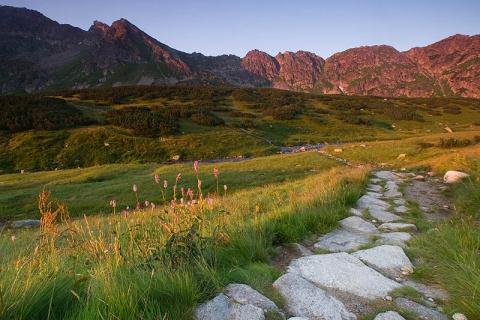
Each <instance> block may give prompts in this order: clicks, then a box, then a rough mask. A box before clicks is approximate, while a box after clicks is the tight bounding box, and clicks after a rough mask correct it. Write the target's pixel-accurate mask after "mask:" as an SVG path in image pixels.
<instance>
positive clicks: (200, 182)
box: [198, 179, 202, 189]
mask: <svg viewBox="0 0 480 320" xmlns="http://www.w3.org/2000/svg"><path fill="white" fill-rule="evenodd" d="M201 186H202V180H200V179H199V180H198V188H199V189H200V187H201Z"/></svg>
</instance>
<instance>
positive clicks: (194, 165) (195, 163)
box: [193, 161, 198, 172]
mask: <svg viewBox="0 0 480 320" xmlns="http://www.w3.org/2000/svg"><path fill="white" fill-rule="evenodd" d="M193 168H194V169H195V172H198V161H195V162H194V163H193Z"/></svg>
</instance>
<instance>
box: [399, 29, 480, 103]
mask: <svg viewBox="0 0 480 320" xmlns="http://www.w3.org/2000/svg"><path fill="white" fill-rule="evenodd" d="M405 55H406V56H407V57H409V58H410V59H411V60H412V61H415V62H416V64H417V65H418V67H419V68H421V69H422V70H424V71H425V72H427V73H429V74H430V75H431V76H432V77H434V78H435V79H436V81H437V83H438V85H439V87H440V93H441V94H442V95H449V94H451V93H455V94H459V95H462V96H466V97H476V98H479V97H480V81H479V79H480V35H476V36H472V37H469V36H465V35H458V34H457V35H454V36H451V37H448V38H446V39H444V40H441V41H438V42H436V43H434V44H431V45H429V46H426V47H424V48H413V49H410V50H408V51H406V52H405Z"/></svg>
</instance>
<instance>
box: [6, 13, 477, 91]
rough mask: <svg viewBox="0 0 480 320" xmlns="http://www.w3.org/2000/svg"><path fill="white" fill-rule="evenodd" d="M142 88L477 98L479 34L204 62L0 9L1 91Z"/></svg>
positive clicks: (150, 42)
mask: <svg viewBox="0 0 480 320" xmlns="http://www.w3.org/2000/svg"><path fill="white" fill-rule="evenodd" d="M151 84H158V85H160V84H187V85H222V86H244V87H274V88H280V89H287V90H296V91H305V92H315V93H326V94H349V95H377V96H385V97H393V96H406V97H431V96H463V97H471V98H480V35H474V36H466V35H458V34H457V35H453V36H451V37H448V38H446V39H443V40H441V41H438V42H436V43H434V44H431V45H428V46H426V47H418V48H412V49H410V50H408V51H404V52H400V51H398V50H396V49H395V48H393V47H391V46H387V45H378V46H368V47H367V46H365V47H358V48H352V49H348V50H346V51H343V52H339V53H336V54H334V55H332V56H331V57H329V58H327V59H324V58H322V57H320V56H318V55H316V54H314V53H311V52H306V51H297V52H289V51H286V52H284V53H279V54H278V55H276V56H275V57H273V56H270V55H269V54H267V53H265V52H262V51H259V50H252V51H250V52H248V53H247V54H246V56H245V57H243V58H240V57H237V56H235V55H221V56H205V55H203V54H201V53H195V52H194V53H191V54H189V53H185V52H182V51H179V50H176V49H173V48H171V47H169V46H167V45H165V44H163V43H161V42H159V41H158V40H156V39H154V38H152V37H151V36H149V35H148V34H146V33H145V32H143V31H142V30H140V29H139V28H137V27H136V26H135V25H133V24H132V23H130V22H129V21H127V20H125V19H120V20H118V21H115V22H113V23H112V25H111V26H108V25H106V24H104V23H102V22H99V21H95V22H94V23H93V25H92V26H91V27H90V29H89V30H88V31H85V30H82V29H80V28H77V27H73V26H70V25H67V24H59V23H57V22H55V21H53V20H51V19H49V18H47V17H45V16H44V15H42V14H41V13H39V12H37V11H34V10H30V9H25V8H15V7H9V6H0V92H1V93H2V94H8V93H18V92H35V91H43V90H68V89H81V88H93V87H111V86H121V85H151Z"/></svg>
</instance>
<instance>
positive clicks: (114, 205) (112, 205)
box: [110, 200, 117, 208]
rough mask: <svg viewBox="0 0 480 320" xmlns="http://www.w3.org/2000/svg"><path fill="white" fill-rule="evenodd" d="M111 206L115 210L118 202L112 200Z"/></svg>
mask: <svg viewBox="0 0 480 320" xmlns="http://www.w3.org/2000/svg"><path fill="white" fill-rule="evenodd" d="M110 206H111V207H114V208H115V207H116V206H117V201H115V200H110Z"/></svg>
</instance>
